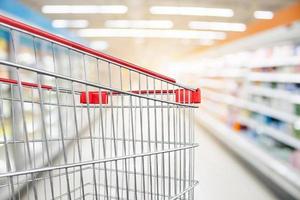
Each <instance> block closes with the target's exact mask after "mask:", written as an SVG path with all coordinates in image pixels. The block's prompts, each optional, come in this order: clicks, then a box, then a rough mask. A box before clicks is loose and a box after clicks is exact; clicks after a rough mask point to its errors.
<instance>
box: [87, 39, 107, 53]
mask: <svg viewBox="0 0 300 200" xmlns="http://www.w3.org/2000/svg"><path fill="white" fill-rule="evenodd" d="M90 47H91V48H92V49H95V50H98V51H104V50H106V49H107V48H108V43H107V42H105V41H93V42H91V43H90Z"/></svg>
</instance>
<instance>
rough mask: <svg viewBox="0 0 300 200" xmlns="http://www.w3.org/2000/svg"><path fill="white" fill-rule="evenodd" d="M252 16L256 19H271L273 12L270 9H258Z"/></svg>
mask: <svg viewBox="0 0 300 200" xmlns="http://www.w3.org/2000/svg"><path fill="white" fill-rule="evenodd" d="M254 17H255V18H256V19H273V17H274V14H273V12H271V11H262V10H258V11H255V12H254Z"/></svg>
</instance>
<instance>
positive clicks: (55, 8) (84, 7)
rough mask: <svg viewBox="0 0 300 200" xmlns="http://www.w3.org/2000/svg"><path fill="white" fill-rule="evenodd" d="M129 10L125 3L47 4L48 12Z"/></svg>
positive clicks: (44, 9) (80, 12)
mask: <svg viewBox="0 0 300 200" xmlns="http://www.w3.org/2000/svg"><path fill="white" fill-rule="evenodd" d="M127 11H128V8H127V6H124V5H101V6H99V5H45V6H43V7H42V12H43V13H46V14H124V13H126V12H127Z"/></svg>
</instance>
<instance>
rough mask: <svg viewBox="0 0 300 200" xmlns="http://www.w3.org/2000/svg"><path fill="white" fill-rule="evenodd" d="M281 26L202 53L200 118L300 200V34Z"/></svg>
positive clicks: (245, 158) (210, 128) (271, 178)
mask: <svg viewBox="0 0 300 200" xmlns="http://www.w3.org/2000/svg"><path fill="white" fill-rule="evenodd" d="M282 29H283V28H282V27H280V28H278V30H277V31H276V30H272V31H268V32H266V33H263V34H261V35H260V36H253V37H254V38H255V40H256V41H261V43H258V42H256V43H253V41H254V39H251V38H247V39H244V40H241V41H237V42H236V43H232V44H228V45H227V46H226V45H225V46H221V47H219V49H214V50H211V51H210V52H208V53H206V54H204V55H202V57H204V59H202V61H200V63H201V64H200V65H199V66H198V68H200V69H199V73H198V74H197V76H198V78H199V85H200V87H201V88H202V95H203V103H202V106H201V108H202V110H201V114H199V116H198V120H199V121H198V122H199V125H201V126H203V127H205V128H207V130H209V132H211V133H212V134H213V135H214V136H215V137H217V138H218V139H219V140H221V141H222V142H223V143H224V144H226V145H227V146H228V147H229V148H230V149H232V150H233V151H234V152H236V153H237V154H238V155H239V156H240V157H241V158H242V159H244V160H246V161H247V163H249V164H250V165H251V166H253V167H254V168H255V169H257V170H258V171H259V172H260V173H263V174H264V175H265V176H266V177H267V178H268V179H270V180H271V182H273V183H274V184H275V185H277V186H278V187H280V188H281V189H283V190H284V191H286V193H287V194H288V195H291V197H293V198H294V199H300V157H299V155H300V36H299V34H298V33H299V29H298V28H297V29H293V28H292V29H291V30H286V33H287V34H286V35H283V34H278V35H277V33H278V32H280V31H282ZM297 35H298V36H297ZM258 38H260V39H258ZM268 38H274V39H272V40H269V39H268ZM251 41H252V42H251ZM263 41H268V43H267V44H265V43H263ZM253 44H255V46H253ZM241 47H242V48H241ZM214 51H215V52H214Z"/></svg>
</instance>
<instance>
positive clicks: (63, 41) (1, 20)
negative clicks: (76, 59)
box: [0, 15, 176, 83]
mask: <svg viewBox="0 0 300 200" xmlns="http://www.w3.org/2000/svg"><path fill="white" fill-rule="evenodd" d="M0 23H3V24H7V25H9V26H12V27H15V28H18V29H21V30H24V31H27V32H29V33H32V34H35V35H38V36H41V37H44V38H47V39H50V40H52V41H55V42H58V43H61V44H64V45H66V46H69V47H72V48H75V49H77V50H80V51H83V52H85V53H89V54H92V55H94V56H97V57H100V58H103V59H106V60H109V61H111V62H114V63H117V64H120V65H123V66H126V67H128V68H130V69H134V70H137V71H139V72H143V73H145V74H148V75H151V76H154V77H156V78H160V79H163V80H165V81H169V82H172V83H176V80H175V79H173V78H170V77H167V76H165V75H162V74H159V73H156V72H154V71H151V70H149V69H146V68H143V67H140V66H137V65H135V64H132V63H129V62H127V61H124V60H121V59H119V58H116V57H113V56H110V55H107V54H104V53H101V52H99V51H96V50H93V49H91V48H88V47H85V46H83V45H81V44H78V43H76V42H72V41H70V40H67V39H64V38H62V37H59V36H57V35H54V34H51V33H48V32H46V31H43V30H41V29H38V28H35V27H32V26H29V25H27V24H24V23H22V22H19V21H16V20H13V19H11V18H8V17H5V16H3V15H0Z"/></svg>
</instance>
